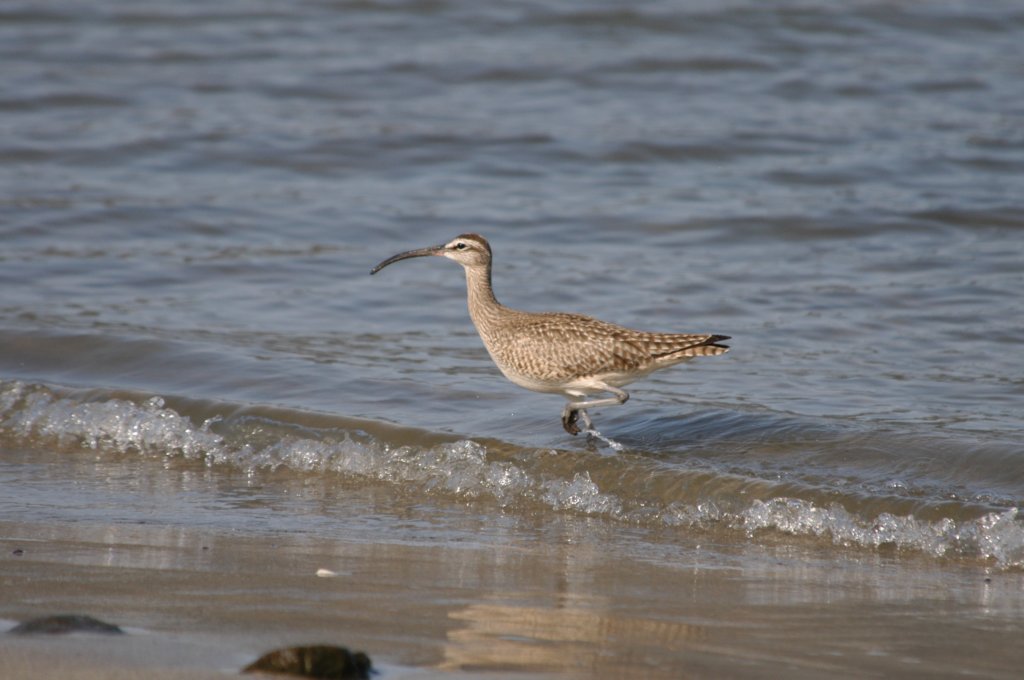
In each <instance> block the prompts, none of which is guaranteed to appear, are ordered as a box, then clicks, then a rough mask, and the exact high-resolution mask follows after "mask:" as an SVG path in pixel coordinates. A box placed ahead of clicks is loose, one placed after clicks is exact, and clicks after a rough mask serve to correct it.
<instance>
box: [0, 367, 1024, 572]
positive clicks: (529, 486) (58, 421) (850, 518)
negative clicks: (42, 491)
mask: <svg viewBox="0 0 1024 680" xmlns="http://www.w3.org/2000/svg"><path fill="white" fill-rule="evenodd" d="M431 439H433V440H434V441H430V440H431ZM13 446H18V447H22V448H40V447H48V448H51V449H57V450H60V451H65V450H66V451H69V452H76V451H81V450H88V451H93V452H98V453H101V454H120V455H141V456H146V457H161V458H169V459H174V458H181V459H189V460H198V461H202V462H204V463H205V464H206V465H208V466H211V467H212V466H220V465H227V466H232V467H234V468H237V469H241V470H244V471H246V472H249V473H253V474H258V473H261V472H269V471H274V470H278V469H281V468H286V469H289V470H292V471H296V472H304V473H315V474H324V473H326V474H332V475H335V476H336V477H337V479H338V483H340V484H344V483H358V484H365V483H367V482H368V481H372V482H377V483H382V484H388V485H393V486H394V487H395V488H396V489H400V490H401V492H402V493H407V494H415V495H420V496H426V497H428V498H429V497H444V498H454V499H458V500H462V501H480V502H484V503H489V504H496V505H498V506H499V507H500V508H502V509H504V510H505V511H508V512H513V513H544V512H557V513H563V512H568V513H577V514H584V515H591V516H597V517H601V518H606V519H610V520H613V521H617V522H624V523H630V524H637V525H643V526H661V527H687V528H692V529H708V528H726V529H729V530H734V531H739V532H745V533H746V534H748V535H749V536H751V537H756V536H757V535H758V534H760V533H761V532H775V533H776V534H780V535H787V534H788V535H794V536H802V537H816V538H820V539H823V540H826V541H831V542H832V543H834V544H839V545H843V546H860V547H863V548H869V549H877V548H882V547H892V548H896V549H898V550H907V551H916V552H920V553H925V554H928V555H932V556H935V557H953V556H960V557H965V558H971V559H980V560H985V561H989V562H992V563H994V564H995V565H997V566H1000V567H1004V568H1019V567H1022V566H1024V521H1022V519H1024V518H1022V516H1021V514H1020V513H1019V510H1018V508H1017V507H1015V506H1014V507H1002V508H993V509H990V510H988V511H985V510H983V509H982V510H979V509H978V508H977V506H976V504H975V505H970V506H969V507H968V505H969V504H965V505H964V507H960V508H957V507H956V505H955V504H952V505H951V502H950V501H948V500H946V501H943V502H944V503H945V507H947V508H949V511H948V512H946V514H945V516H939V517H934V516H929V517H927V518H924V517H920V516H917V515H915V514H914V513H907V512H905V511H902V512H901V510H903V509H904V508H905V505H904V504H900V503H896V502H893V503H892V507H891V508H889V509H886V502H887V501H886V499H885V498H883V497H873V498H868V499H863V498H861V499H860V500H857V499H855V498H854V497H852V496H850V497H846V498H840V500H837V501H833V502H824V501H822V500H821V498H822V497H821V496H820V494H818V495H815V494H812V493H801V492H800V490H799V488H798V487H796V486H794V485H793V484H792V483H781V482H778V481H775V480H771V479H766V478H759V477H758V476H756V475H747V476H745V475H743V474H737V473H736V472H726V471H721V470H716V469H714V466H699V465H697V466H688V467H687V466H680V465H675V466H673V465H668V464H666V463H665V462H664V460H662V459H659V458H657V457H656V456H645V455H643V454H642V453H637V452H629V453H625V454H616V455H606V454H602V453H595V452H586V451H583V452H581V451H557V450H552V449H527V448H522V447H515V446H513V445H509V444H506V443H503V442H497V441H470V440H458V441H444V440H443V437H440V436H438V435H436V434H433V435H431V434H430V433H410V432H409V431H408V430H402V429H401V428H394V427H391V426H387V425H383V424H380V423H376V424H374V423H364V422H361V421H355V420H350V419H345V418H340V417H332V416H325V415H318V414H304V413H301V412H295V411H274V410H272V409H267V408H262V409H261V408H259V407H239V406H234V405H228V404H223V403H221V404H209V403H205V404H197V403H190V402H186V401H181V402H180V404H179V403H177V402H175V406H174V407H172V406H169V405H168V404H167V403H166V402H165V400H164V399H163V398H161V397H150V398H145V397H139V396H138V395H134V394H115V393H110V392H102V391H90V392H76V391H73V390H65V389H63V388H56V387H51V386H44V385H32V384H26V383H22V382H0V447H13ZM832 495H833V496H834V495H835V493H834V491H833V492H832ZM803 496H807V497H803ZM936 502H938V499H937V500H936ZM928 514H930V515H934V514H935V513H934V512H932V513H928Z"/></svg>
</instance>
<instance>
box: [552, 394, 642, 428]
mask: <svg viewBox="0 0 1024 680" xmlns="http://www.w3.org/2000/svg"><path fill="white" fill-rule="evenodd" d="M602 389H605V390H607V391H608V392H611V393H612V394H614V395H615V396H613V397H607V398H605V399H594V400H593V401H570V402H569V403H567V404H566V405H565V408H564V409H563V410H562V427H564V428H565V431H566V432H568V433H569V434H572V435H576V434H579V432H580V427H579V425H577V424H576V421H577V420H579V419H580V418H581V417H582V418H583V424H584V425H586V427H587V429H588V430H592V429H594V424H593V423H592V422H591V420H590V416H589V415H588V414H587V411H586V409H588V408H593V407H595V406H617V405H619V404H625V403H626V400H627V399H629V392H626V391H625V390H620V389H619V388H617V387H612V386H611V385H608V384H605V385H604V386H603V388H602Z"/></svg>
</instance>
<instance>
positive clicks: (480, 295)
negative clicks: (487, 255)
mask: <svg viewBox="0 0 1024 680" xmlns="http://www.w3.org/2000/svg"><path fill="white" fill-rule="evenodd" d="M466 292H467V302H468V304H469V316H470V318H472V319H473V324H474V325H475V326H476V327H477V330H481V329H484V328H486V327H488V326H489V325H490V324H491V323H492V322H493V321H494V320H495V319H496V317H497V316H498V315H499V314H500V313H501V309H502V305H501V303H500V302H498V299H497V298H496V297H494V289H493V288H492V287H491V265H490V264H487V265H486V266H481V267H466Z"/></svg>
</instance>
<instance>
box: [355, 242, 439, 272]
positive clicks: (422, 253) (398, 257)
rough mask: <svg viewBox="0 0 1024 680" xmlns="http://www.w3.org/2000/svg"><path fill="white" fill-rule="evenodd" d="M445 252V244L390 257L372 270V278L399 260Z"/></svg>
mask: <svg viewBox="0 0 1024 680" xmlns="http://www.w3.org/2000/svg"><path fill="white" fill-rule="evenodd" d="M443 252H444V244H441V245H439V246H430V247H429V248H419V249H417V250H408V251H406V252H404V253H399V254H398V255H392V256H391V257H389V258H388V259H386V260H384V261H383V262H381V263H380V264H379V265H377V266H376V267H374V268H373V269H371V270H370V276H373V275H374V274H376V273H377V272H379V271H380V270H381V269H384V267H387V266H388V265H389V264H394V263H395V262H398V261H399V260H408V259H409V258H410V257H428V256H430V255H440V254H441V253H443Z"/></svg>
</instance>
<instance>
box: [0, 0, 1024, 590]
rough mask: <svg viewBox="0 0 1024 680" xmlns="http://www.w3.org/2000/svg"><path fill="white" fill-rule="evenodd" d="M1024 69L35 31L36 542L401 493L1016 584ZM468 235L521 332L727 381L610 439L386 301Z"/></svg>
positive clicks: (422, 305) (654, 36) (683, 15)
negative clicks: (298, 494) (539, 328)
mask: <svg viewBox="0 0 1024 680" xmlns="http://www.w3.org/2000/svg"><path fill="white" fill-rule="evenodd" d="M1022 45H1024V8H1022V7H1021V6H1020V4H1019V3H1016V2H1009V1H1007V2H999V1H996V2H987V3H962V2H942V1H935V2H921V3H904V2H848V3H842V4H836V3H831V2H818V1H816V0H803V1H797V0H793V1H786V2H776V3H762V2H752V1H749V0H747V1H742V0H735V1H725V2H707V1H705V2H700V1H693V2H683V1H678V2H669V1H665V2H650V3H640V4H637V3H623V2H612V1H608V2H582V1H580V2H567V3H556V4H554V5H551V4H549V3H536V2H506V3H500V4H491V3H456V2H443V1H437V2H412V1H410V2H356V1H353V2H327V1H323V2H315V1H311V0H310V1H302V2H293V3H284V4H282V3H272V2H258V1H252V0H246V1H244V2H243V1H241V0H238V1H227V2H218V3H198V2H185V3H181V2H175V3H170V2H157V1H150V2H145V1H143V2H131V3H127V2H116V1H113V0H101V1H98V2H91V3H78V2H59V1H57V0H52V1H43V2H39V1H36V0H33V1H32V2H18V1H17V0H15V1H13V2H5V3H4V4H3V6H2V7H0V58H2V61H3V63H4V64H5V66H4V77H3V84H2V87H0V237H2V247H0V291H2V294H0V499H2V500H0V516H2V517H6V518H11V517H17V518H18V519H19V520H20V521H32V520H35V519H38V520H39V521H45V520H49V519H54V518H60V517H63V516H65V515H66V513H68V512H71V510H68V508H72V509H73V512H74V514H75V517H76V518H78V519H79V520H83V519H84V518H90V519H92V520H94V521H98V522H103V521H107V522H109V521H114V522H116V521H130V520H131V518H132V517H136V516H138V513H145V512H146V511H145V510H144V509H142V504H140V503H135V502H132V501H131V498H134V497H135V496H136V495H137V494H139V493H144V492H142V491H140V490H139V488H138V486H137V485H136V484H135V483H134V482H133V479H134V477H133V474H139V475H141V473H138V472H137V471H138V470H139V469H143V468H146V466H154V465H156V467H155V468H153V469H154V470H156V469H166V470H171V471H172V472H173V471H174V470H180V474H181V475H182V479H181V480H178V481H176V482H174V483H171V482H168V481H167V479H166V475H165V476H161V477H159V479H162V480H164V481H163V482H157V481H152V479H151V481H150V483H151V484H152V485H153V486H154V487H159V485H160V484H161V483H162V484H167V485H168V486H167V487H166V489H165V491H166V495H167V497H168V499H170V498H171V497H172V496H175V494H179V493H187V484H185V482H184V481H182V480H184V479H185V476H186V471H189V472H187V474H188V475H192V474H197V473H196V472H195V471H196V470H205V472H204V473H203V475H200V476H203V478H204V479H206V481H207V483H209V484H211V485H213V486H214V487H215V486H216V485H217V484H221V483H223V484H227V483H228V480H236V479H243V480H248V483H250V484H252V483H254V482H253V480H257V481H258V480H267V479H271V478H273V476H274V475H275V474H283V473H286V474H288V475H291V476H294V477H295V478H297V479H299V480H301V482H300V486H303V488H306V489H307V491H308V490H309V489H319V491H318V492H317V493H320V494H322V495H321V496H316V493H313V492H311V491H310V492H309V493H310V494H312V495H311V496H310V497H308V498H306V501H308V502H303V501H302V499H301V498H300V499H299V500H295V501H294V503H293V504H285V505H283V506H281V507H277V506H275V509H274V510H273V512H271V511H269V510H266V511H261V510H260V509H259V507H256V506H253V507H252V508H250V510H251V511H249V512H247V511H243V510H240V509H239V508H240V507H242V506H240V505H239V503H240V501H239V499H238V498H237V497H236V496H234V495H230V497H229V495H226V496H225V498H224V499H223V503H216V502H214V505H215V507H216V508H217V510H218V511H217V512H209V511H208V510H209V508H208V507H204V508H192V509H191V510H190V509H189V508H190V506H189V505H188V504H187V503H181V504H180V505H175V504H173V502H172V501H171V500H167V502H168V503H170V504H171V505H170V506H169V507H173V509H174V519H173V521H176V522H180V523H183V524H185V525H190V524H194V525H195V526H213V527H218V526H219V527H224V528H231V529H232V530H235V529H239V528H241V529H243V530H251V531H267V530H280V531H305V532H311V533H313V534H316V533H317V532H327V533H329V532H332V531H336V530H337V529H338V527H337V524H336V523H335V522H333V521H332V518H334V517H336V516H337V515H338V513H342V514H344V515H345V517H346V518H347V519H346V522H347V524H346V526H349V527H350V528H351V527H352V526H353V524H355V525H356V526H358V525H359V521H358V520H352V516H358V513H357V512H355V511H353V510H352V508H349V509H347V510H346V509H344V505H345V503H346V494H345V493H343V491H344V490H346V489H350V490H355V489H361V490H364V491H365V490H366V489H370V490H372V489H381V490H384V491H387V492H388V493H391V494H397V495H398V496H399V497H400V498H401V499H402V502H403V503H404V504H406V505H408V507H412V508H421V509H422V513H423V515H424V516H429V515H431V514H432V512H433V511H432V510H431V509H432V508H435V509H436V508H437V507H446V506H447V505H449V504H452V503H455V504H456V505H458V506H460V507H464V508H466V509H468V511H469V512H471V513H473V514H475V515H476V516H478V517H479V518H480V521H481V525H482V526H488V525H494V524H501V525H503V526H504V525H507V524H509V523H512V524H515V523H516V522H521V521H522V522H531V523H538V522H539V523H541V524H543V523H544V522H556V521H560V520H561V519H564V518H566V517H573V518H575V517H587V518H594V519H596V520H599V521H601V522H604V523H607V524H608V525H610V526H611V527H613V528H614V527H620V528H621V529H622V531H623V532H626V533H628V534H629V536H630V537H631V538H630V540H631V541H635V540H636V536H637V535H638V532H639V534H640V535H645V536H647V539H645V540H646V542H641V543H640V545H641V546H646V548H641V550H642V549H649V550H651V551H652V554H653V553H657V552H658V551H659V550H660V549H661V548H663V547H664V546H666V545H670V544H671V543H672V542H673V541H675V540H679V537H681V536H698V537H700V536H705V537H709V536H713V537H715V540H719V541H727V542H732V543H757V542H759V541H773V542H782V543H786V542H787V541H792V542H794V543H799V544H801V545H804V544H806V543H807V542H810V543H811V544H814V545H817V546H819V547H821V548H822V549H825V550H832V549H834V550H836V551H843V554H848V553H847V552H846V551H850V550H853V551H854V552H862V553H865V554H869V555H870V554H874V553H878V552H883V553H885V554H896V555H907V556H914V559H918V558H920V559H925V560H940V561H941V560H954V561H957V562H962V563H963V564H966V565H974V564H977V565H982V566H986V567H995V568H997V569H999V570H1011V571H1012V570H1017V569H1020V568H1022V567H1024V515H1022V514H1021V508H1022V504H1024V444H1022V442H1024V363H1022V361H1021V346H1022V343H1024V208H1022V203H1021V197H1022V196H1024V48H1022ZM470 231H472V232H479V233H481V234H483V235H485V236H486V237H487V238H488V239H490V241H491V244H492V247H493V249H494V253H495V270H494V280H495V289H496V293H497V295H498V297H499V299H500V300H502V301H503V302H504V303H505V304H508V305H510V306H512V307H516V308H523V309H530V310H536V311H574V312H582V313H587V314H591V315H594V316H598V317H600V318H603V319H607V320H609V321H614V322H617V323H620V324H623V325H627V326H632V327H637V328H643V329H648V330H659V331H675V332H713V333H723V334H728V335H730V336H732V338H733V339H732V340H731V341H730V344H731V346H732V350H731V352H730V353H728V354H726V355H724V356H721V357H714V358H707V359H699V360H695V361H693V362H691V363H689V364H687V365H684V366H681V367H677V368H674V369H670V370H666V371H663V372H660V373H657V374H655V375H653V376H651V377H649V378H647V379H645V380H644V381H641V382H638V383H635V384H634V385H632V386H631V387H630V388H627V389H629V391H630V392H631V395H632V398H631V399H630V401H629V402H628V403H627V404H625V405H623V406H621V407H616V408H606V409H600V410H597V411H595V412H594V413H592V415H593V417H594V420H595V423H596V425H597V427H598V428H599V429H600V431H601V432H602V433H603V434H604V436H606V437H608V438H610V439H611V440H613V441H614V442H616V443H618V444H620V445H621V449H622V450H620V451H616V450H614V449H612V448H610V447H608V446H607V445H605V444H603V443H602V442H600V441H595V440H587V439H586V438H584V437H576V438H573V437H571V436H569V435H567V434H566V433H565V432H564V431H563V430H562V428H561V425H560V423H559V414H560V410H561V407H562V401H561V400H560V398H558V397H554V396H551V395H540V394H534V393H530V392H526V391H524V390H521V389H520V388H517V387H516V386H514V385H512V384H511V383H508V382H507V381H505V379H504V378H502V376H501V375H500V374H499V372H498V371H497V369H496V368H495V367H494V366H493V365H492V364H491V363H490V361H489V359H488V357H487V355H486V352H485V350H484V349H483V347H482V345H481V343H480V341H479V339H478V338H477V336H476V334H475V332H474V329H473V327H472V325H471V324H470V321H469V318H468V315H467V313H466V309H465V291H464V282H463V276H462V273H461V271H460V270H459V268H458V267H457V266H455V265H453V264H451V263H448V262H444V261H441V260H433V259H431V260H416V261H410V262H403V263H400V264H398V265H395V266H393V267H390V268H388V269H387V270H385V271H384V272H382V273H381V274H379V275H377V276H374V277H373V278H371V277H370V276H369V275H368V273H369V270H370V268H371V267H372V266H373V265H375V264H376V263H377V262H379V261H381V260H383V259H384V258H385V257H388V256H390V255H392V254H394V253H396V252H399V251H402V250H407V249H411V248H416V247H422V246H427V245H433V244H436V243H439V242H443V241H446V240H448V239H449V238H451V237H453V236H455V235H457V234H459V233H462V232H470ZM40 461H45V464H43V463H41V462H40ZM196 464H198V467H197V465H196ZM114 468H117V469H118V470H121V472H120V473H119V474H113V473H112V472H111V470H112V469H114ZM133 470H135V471H136V472H135V473H133V472H132V471H133ZM146 479H150V477H146ZM154 479H155V478H154ZM135 481H136V482H137V481H138V480H135ZM182 484H185V487H182V486H181V485H182ZM243 486H244V485H243ZM71 489H75V490H76V491H75V492H74V493H72V492H71V491H70V490H71ZM172 492H173V493H172ZM145 493H155V494H157V495H158V496H159V495H160V494H161V493H163V492H161V491H160V490H159V488H156V489H154V488H150V489H149V490H148V492H145ZM119 498H120V499H121V500H122V501H123V502H119V500H118V499H119ZM325 499H328V500H329V502H325ZM353 502H355V501H353ZM339 508H341V509H339ZM165 511H166V508H165V510H163V511H161V510H158V509H153V510H152V511H151V512H152V517H151V519H154V520H155V519H156V518H157V517H162V518H163V520H162V521H172V520H170V519H169V518H168V517H167V515H166V512H165ZM62 513H64V514H62ZM371 521H376V520H371V519H367V520H366V522H371ZM417 527H419V525H417V524H416V523H413V524H412V525H410V526H409V527H407V528H406V529H405V530H406V531H408V532H409V537H410V540H412V539H414V538H415V536H416V532H417ZM352 530H353V531H355V530H356V529H352ZM428 531H429V532H430V535H431V536H432V537H433V539H436V540H442V541H443V540H446V538H451V539H454V538H456V535H455V534H456V532H457V530H456V529H454V528H451V529H446V527H445V525H444V522H443V521H441V520H438V519H436V518H435V519H433V520H432V521H431V522H430V527H429V529H428ZM447 531H450V532H451V533H446V532H447ZM485 533H486V532H485ZM614 536H615V532H614V531H611V532H608V533H607V534H606V539H605V540H608V541H615V540H616V539H615V538H614ZM630 545H631V546H632V545H634V544H633V543H631V544H630ZM837 554H839V553H838V552H837Z"/></svg>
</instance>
